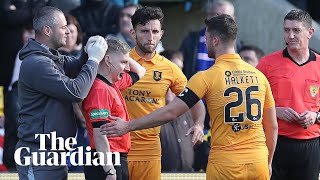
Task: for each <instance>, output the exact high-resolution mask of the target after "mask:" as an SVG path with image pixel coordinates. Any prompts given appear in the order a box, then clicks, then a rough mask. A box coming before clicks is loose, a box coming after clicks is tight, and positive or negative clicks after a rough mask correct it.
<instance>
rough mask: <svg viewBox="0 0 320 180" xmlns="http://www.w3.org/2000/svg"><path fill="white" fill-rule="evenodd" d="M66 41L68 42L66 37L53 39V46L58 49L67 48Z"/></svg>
mask: <svg viewBox="0 0 320 180" xmlns="http://www.w3.org/2000/svg"><path fill="white" fill-rule="evenodd" d="M66 41H67V40H66V39H65V38H64V37H63V38H58V37H54V38H52V45H53V46H54V47H53V48H54V49H58V48H60V47H62V46H65V45H66V44H67V43H66Z"/></svg>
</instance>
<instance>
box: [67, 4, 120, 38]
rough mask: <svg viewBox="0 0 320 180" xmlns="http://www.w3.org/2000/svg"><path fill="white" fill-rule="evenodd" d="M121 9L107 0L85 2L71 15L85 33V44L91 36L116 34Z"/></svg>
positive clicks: (72, 11) (71, 12)
mask: <svg viewBox="0 0 320 180" xmlns="http://www.w3.org/2000/svg"><path fill="white" fill-rule="evenodd" d="M119 11H120V8H119V7H118V6H116V5H113V4H111V3H109V2H107V1H105V0H84V3H83V4H82V5H81V6H80V7H77V8H75V9H73V10H71V11H70V14H71V15H73V16H74V17H76V18H77V20H78V21H79V23H80V26H81V30H82V32H83V37H84V42H86V41H87V40H88V38H89V37H90V36H94V35H100V36H103V37H106V36H107V35H108V34H115V33H116V32H118V30H117V20H118V16H119Z"/></svg>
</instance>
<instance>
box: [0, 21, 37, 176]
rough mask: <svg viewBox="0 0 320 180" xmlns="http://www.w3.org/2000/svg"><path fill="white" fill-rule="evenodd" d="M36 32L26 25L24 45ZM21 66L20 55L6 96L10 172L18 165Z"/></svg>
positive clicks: (6, 149) (6, 157) (6, 159)
mask: <svg viewBox="0 0 320 180" xmlns="http://www.w3.org/2000/svg"><path fill="white" fill-rule="evenodd" d="M34 37H35V35H34V30H33V28H32V25H31V24H27V25H25V27H24V28H23V34H22V40H23V44H26V43H27V42H28V39H29V38H34ZM20 66H21V60H20V59H19V53H17V55H16V59H15V65H14V69H13V75H12V78H11V83H10V86H9V88H8V92H7V94H6V96H5V108H4V110H5V114H6V119H5V125H4V128H5V132H6V133H5V138H4V150H3V154H4V158H3V162H4V164H5V165H6V166H7V168H8V170H9V171H15V170H16V165H15V162H14V150H15V146H16V144H17V142H18V137H17V129H18V127H17V118H18V112H19V108H20V106H19V104H18V78H19V71H20Z"/></svg>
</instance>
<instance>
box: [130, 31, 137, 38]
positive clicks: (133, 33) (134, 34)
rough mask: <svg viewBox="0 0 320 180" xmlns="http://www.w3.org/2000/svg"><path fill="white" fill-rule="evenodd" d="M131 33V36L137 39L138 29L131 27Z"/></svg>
mask: <svg viewBox="0 0 320 180" xmlns="http://www.w3.org/2000/svg"><path fill="white" fill-rule="evenodd" d="M130 35H131V38H132V39H134V40H135V39H136V37H137V35H136V31H135V30H134V29H133V28H132V29H130Z"/></svg>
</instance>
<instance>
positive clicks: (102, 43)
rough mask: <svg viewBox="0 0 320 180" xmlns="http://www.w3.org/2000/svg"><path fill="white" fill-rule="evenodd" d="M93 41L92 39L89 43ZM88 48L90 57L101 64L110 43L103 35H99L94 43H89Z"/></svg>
mask: <svg viewBox="0 0 320 180" xmlns="http://www.w3.org/2000/svg"><path fill="white" fill-rule="evenodd" d="M91 41H92V40H90V41H89V40H88V43H90V42H91ZM86 48H87V53H88V57H89V59H90V60H93V61H95V62H96V63H98V64H99V63H100V61H102V59H103V58H104V56H105V54H106V52H107V49H108V44H107V42H106V40H105V39H104V38H103V37H101V36H98V37H97V40H96V41H95V42H93V43H90V44H88V45H87V46H86Z"/></svg>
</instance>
